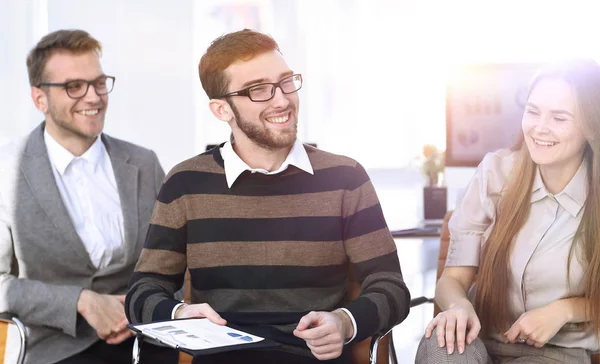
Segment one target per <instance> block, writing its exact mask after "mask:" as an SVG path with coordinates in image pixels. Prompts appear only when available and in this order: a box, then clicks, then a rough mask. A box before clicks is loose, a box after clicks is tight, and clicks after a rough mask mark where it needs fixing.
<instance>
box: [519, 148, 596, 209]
mask: <svg viewBox="0 0 600 364" xmlns="http://www.w3.org/2000/svg"><path fill="white" fill-rule="evenodd" d="M587 187H588V186H587V165H586V163H585V159H584V160H583V161H582V162H581V165H580V166H579V169H578V170H577V172H576V173H575V175H574V176H573V178H571V181H569V183H568V184H567V186H566V187H565V188H564V189H563V190H562V191H561V192H559V193H557V194H556V195H554V198H555V199H556V201H557V202H558V203H559V204H560V205H561V206H562V207H563V208H564V209H565V210H567V212H569V214H571V216H573V217H576V216H577V214H579V211H581V208H582V207H583V205H584V204H585V200H586V198H587ZM546 196H551V194H550V193H549V192H548V190H546V186H544V182H543V181H542V176H541V174H540V169H539V167H538V168H537V169H536V174H535V179H534V181H533V188H532V194H531V203H534V202H537V201H539V200H541V199H543V198H544V197H546Z"/></svg>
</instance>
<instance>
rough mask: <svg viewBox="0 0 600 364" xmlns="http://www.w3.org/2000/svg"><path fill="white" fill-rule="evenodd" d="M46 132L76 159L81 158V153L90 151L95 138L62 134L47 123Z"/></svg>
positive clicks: (68, 133)
mask: <svg viewBox="0 0 600 364" xmlns="http://www.w3.org/2000/svg"><path fill="white" fill-rule="evenodd" d="M46 130H47V131H48V134H50V136H52V138H53V139H54V140H56V142H57V143H58V144H60V145H61V146H62V147H63V148H65V149H66V150H68V151H69V152H71V154H73V155H74V156H76V157H81V156H82V155H83V153H85V152H86V151H87V150H88V149H90V147H91V146H92V144H94V142H95V141H96V138H97V137H96V138H84V137H82V136H79V135H75V134H73V133H70V132H64V131H62V130H60V129H58V128H55V127H54V125H51V124H49V123H46Z"/></svg>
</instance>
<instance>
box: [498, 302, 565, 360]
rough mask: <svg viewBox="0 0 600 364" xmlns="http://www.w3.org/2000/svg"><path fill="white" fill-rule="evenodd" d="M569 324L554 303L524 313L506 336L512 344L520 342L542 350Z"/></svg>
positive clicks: (563, 313) (562, 312)
mask: <svg viewBox="0 0 600 364" xmlns="http://www.w3.org/2000/svg"><path fill="white" fill-rule="evenodd" d="M557 302H558V301H557ZM567 322H568V319H567V317H566V315H565V312H564V310H562V309H561V307H560V306H559V305H555V304H554V302H553V303H551V304H548V305H546V306H542V307H539V308H536V309H533V310H530V311H527V312H525V313H523V314H522V315H521V317H519V319H518V320H517V321H515V323H514V324H513V325H512V326H511V327H510V329H508V331H507V332H506V333H504V336H505V337H506V338H507V339H508V341H510V342H512V343H516V342H520V343H522V344H527V345H532V346H535V347H536V348H541V347H542V346H544V345H545V344H546V343H547V342H548V340H550V339H551V338H552V337H554V335H556V333H557V332H558V330H560V328H561V327H563V326H564V325H565V324H566V323H567Z"/></svg>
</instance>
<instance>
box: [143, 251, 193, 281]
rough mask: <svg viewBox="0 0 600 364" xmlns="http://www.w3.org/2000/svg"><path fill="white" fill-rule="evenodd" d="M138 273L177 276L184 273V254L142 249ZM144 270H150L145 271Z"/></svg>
mask: <svg viewBox="0 0 600 364" xmlns="http://www.w3.org/2000/svg"><path fill="white" fill-rule="evenodd" d="M137 265H138V266H139V269H138V270H137V271H138V272H144V273H154V272H160V273H161V274H167V275H177V274H183V273H185V268H186V256H185V254H182V253H179V252H174V251H169V250H159V249H152V250H150V249H144V250H143V251H142V253H141V254H140V258H139V260H138V264H137ZM146 269H152V270H151V271H146Z"/></svg>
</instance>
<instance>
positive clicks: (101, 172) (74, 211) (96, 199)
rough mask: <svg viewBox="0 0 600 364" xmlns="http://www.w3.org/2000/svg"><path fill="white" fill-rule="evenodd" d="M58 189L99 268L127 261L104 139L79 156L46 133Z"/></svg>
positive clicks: (120, 217) (45, 137) (118, 199)
mask: <svg viewBox="0 0 600 364" xmlns="http://www.w3.org/2000/svg"><path fill="white" fill-rule="evenodd" d="M44 142H45V143H46V148H47V150H48V157H49V158H50V164H51V165H52V173H53V174H54V179H55V180H56V186H57V187H58V190H59V191H60V196H61V197H62V200H63V203H64V204H65V207H66V208H67V211H68V212H69V216H70V217H71V221H72V222H73V226H74V227H75V230H76V231H77V234H78V235H79V237H80V238H81V240H82V241H83V244H84V246H85V249H86V250H87V251H88V253H89V255H90V259H91V261H92V263H93V264H94V265H95V266H96V268H98V269H102V268H105V267H107V266H108V265H109V264H110V263H114V262H118V261H119V260H121V259H123V258H124V251H123V239H124V238H123V236H124V235H123V234H124V233H123V231H124V229H123V212H122V210H121V201H120V198H119V191H118V189H117V182H116V179H115V173H114V171H113V168H112V164H111V162H110V157H109V155H108V152H107V151H106V147H105V146H104V143H102V140H101V138H100V136H98V137H97V138H96V141H95V142H94V144H92V146H91V147H90V148H89V149H88V150H87V151H86V152H85V153H84V154H83V155H82V156H81V157H76V156H74V155H73V154H72V153H71V152H69V151H68V150H67V149H65V148H64V147H63V146H62V145H60V144H59V143H58V142H57V141H56V140H55V139H54V138H53V137H52V136H51V135H50V134H49V133H48V131H44Z"/></svg>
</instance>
